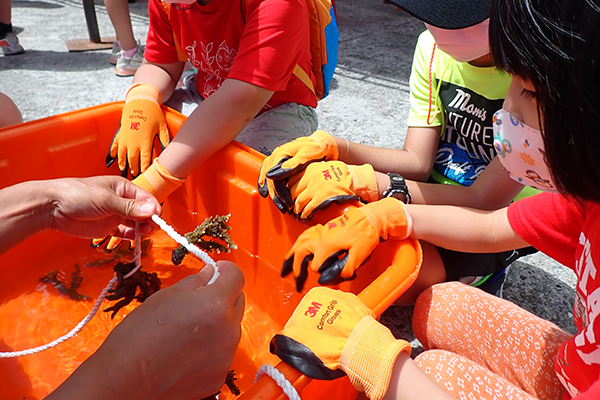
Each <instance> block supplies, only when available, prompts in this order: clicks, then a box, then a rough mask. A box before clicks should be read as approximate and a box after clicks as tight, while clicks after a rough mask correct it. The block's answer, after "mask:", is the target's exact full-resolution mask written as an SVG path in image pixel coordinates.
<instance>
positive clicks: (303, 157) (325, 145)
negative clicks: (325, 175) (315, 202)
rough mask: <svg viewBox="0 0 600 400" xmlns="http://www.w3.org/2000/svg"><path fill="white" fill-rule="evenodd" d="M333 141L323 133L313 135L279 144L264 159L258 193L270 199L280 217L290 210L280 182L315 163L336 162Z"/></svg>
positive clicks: (284, 188)
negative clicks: (278, 211)
mask: <svg viewBox="0 0 600 400" xmlns="http://www.w3.org/2000/svg"><path fill="white" fill-rule="evenodd" d="M338 155H339V151H338V147H337V144H336V142H335V139H334V138H333V137H332V136H331V135H329V134H328V133H326V132H324V131H316V132H315V133H313V134H312V135H310V136H308V137H301V138H297V139H294V140H292V141H291V142H289V143H286V144H283V145H281V146H279V147H277V148H276V149H275V150H273V153H271V155H270V156H268V157H267V158H265V160H264V161H263V165H262V166H261V168H260V172H259V174H258V193H260V195H261V196H262V197H267V195H269V196H271V199H273V202H274V203H275V205H276V206H277V208H279V210H280V211H281V212H282V213H286V212H287V211H288V210H289V209H291V208H292V200H291V197H290V194H289V190H288V189H287V187H286V185H285V182H283V180H285V179H287V178H289V177H290V176H292V175H294V174H295V173H297V172H298V171H300V170H302V169H303V168H305V167H306V166H307V165H308V164H310V163H311V162H315V161H325V160H328V161H330V160H337V158H338Z"/></svg>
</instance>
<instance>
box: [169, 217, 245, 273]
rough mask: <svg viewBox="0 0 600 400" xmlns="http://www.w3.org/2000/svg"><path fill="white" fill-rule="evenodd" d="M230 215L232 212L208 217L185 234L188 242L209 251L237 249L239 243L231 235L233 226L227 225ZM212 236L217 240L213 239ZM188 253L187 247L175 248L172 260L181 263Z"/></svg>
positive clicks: (177, 263)
mask: <svg viewBox="0 0 600 400" xmlns="http://www.w3.org/2000/svg"><path fill="white" fill-rule="evenodd" d="M229 217H231V214H227V215H223V216H220V215H217V216H215V217H208V218H206V219H205V220H204V222H202V224H200V225H198V226H197V227H196V229H194V230H193V231H192V232H188V233H186V234H185V235H183V236H185V238H186V239H187V240H188V242H190V243H191V244H195V245H196V246H198V247H199V248H200V249H202V250H204V251H206V252H207V253H208V252H210V251H215V252H217V253H220V252H225V253H229V252H231V250H236V249H237V245H236V244H235V243H233V240H231V236H230V235H229V231H230V230H231V227H230V226H229V225H227V222H228V221H229ZM210 238H213V239H217V240H211V239H210ZM186 254H188V251H187V249H186V248H185V247H183V246H179V247H178V248H176V249H175V250H173V253H172V254H171V261H172V262H173V264H175V265H179V264H181V262H182V261H183V258H184V257H185V255H186Z"/></svg>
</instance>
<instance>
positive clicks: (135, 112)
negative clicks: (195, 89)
mask: <svg viewBox="0 0 600 400" xmlns="http://www.w3.org/2000/svg"><path fill="white" fill-rule="evenodd" d="M161 103H162V95H161V93H160V90H158V89H157V88H156V87H155V86H153V85H150V84H148V83H136V84H135V85H133V86H131V88H129V90H128V91H127V95H126V96H125V106H124V107H123V113H122V115H121V124H120V126H119V130H117V133H116V134H115V136H114V138H113V141H112V143H111V145H110V150H109V152H108V154H107V155H106V166H107V167H110V166H111V165H112V163H113V162H115V160H118V164H119V169H120V170H121V175H123V176H124V177H126V176H127V165H129V168H131V175H132V176H137V175H138V174H139V173H140V172H144V171H146V169H148V167H149V166H150V162H151V160H152V149H153V147H154V137H155V136H157V135H158V138H159V141H160V144H161V146H162V148H163V149H164V148H165V147H166V146H167V145H168V144H169V141H170V138H169V131H168V129H167V124H166V122H165V117H164V115H163V112H162V110H161V108H160V105H161Z"/></svg>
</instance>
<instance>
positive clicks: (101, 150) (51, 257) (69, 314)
mask: <svg viewBox="0 0 600 400" xmlns="http://www.w3.org/2000/svg"><path fill="white" fill-rule="evenodd" d="M121 108H122V103H121V102H119V103H110V104H104V105H100V106H97V107H92V108H88V109H83V110H79V111H74V112H70V113H66V114H62V115H57V116H54V117H50V118H46V119H42V120H38V121H33V122H28V123H25V124H21V125H18V126H16V127H12V128H6V129H3V130H0V187H6V186H9V185H12V184H15V183H18V182H22V181H25V180H33V179H50V178H59V177H73V176H77V177H85V176H93V175H101V174H118V170H117V167H116V165H114V166H113V167H111V169H107V168H106V166H105V164H104V157H105V155H106V151H107V149H108V147H109V144H110V142H111V140H112V137H113V135H114V132H115V131H116V129H117V127H118V125H119V120H120V113H121ZM165 116H166V120H167V124H168V125H169V129H170V131H171V133H172V134H175V133H176V132H177V130H178V128H179V126H180V125H181V123H182V122H183V121H184V120H185V117H183V116H182V115H180V114H178V113H176V112H173V111H169V110H166V109H165ZM262 159H263V156H262V155H260V154H258V153H257V152H255V151H253V150H251V149H249V148H247V147H245V146H243V145H240V144H238V143H233V144H231V145H229V146H227V147H225V148H224V149H222V150H221V151H219V152H218V153H217V154H215V155H214V156H213V157H211V158H210V159H209V160H207V161H206V162H205V163H204V164H203V165H202V166H201V167H200V168H198V170H197V171H195V172H194V173H193V174H192V175H191V176H190V177H189V179H188V181H187V182H186V184H185V185H184V186H183V187H182V188H180V189H178V190H177V191H176V192H175V193H173V194H172V195H171V196H170V197H169V199H168V200H167V202H166V203H165V205H164V211H163V215H162V217H163V218H164V219H165V220H166V221H167V222H168V223H169V224H171V225H172V226H173V227H174V228H175V229H176V230H177V231H178V232H180V233H182V234H183V233H185V232H188V231H191V230H193V229H194V228H195V227H196V226H197V225H199V224H200V223H201V222H202V221H204V219H205V218H206V217H208V216H214V215H224V214H231V218H230V220H229V225H230V226H231V227H232V230H231V236H232V239H233V240H234V242H235V243H236V244H237V245H238V246H239V248H238V249H237V250H235V251H233V252H232V253H230V254H219V255H212V256H213V257H214V258H215V259H230V260H232V261H233V262H235V263H236V264H237V265H239V266H240V268H241V269H242V271H243V272H244V276H245V279H246V286H245V289H244V292H245V295H246V312H245V315H244V319H243V322H242V327H243V334H242V339H241V342H240V346H239V348H238V351H237V353H236V357H235V360H234V364H233V368H234V370H235V372H236V376H237V378H238V380H237V381H236V383H237V384H238V386H239V387H240V389H241V391H242V395H241V396H240V398H243V399H255V400H258V399H262V400H269V399H277V398H284V397H285V396H284V395H283V394H282V391H281V389H279V387H278V386H276V385H275V384H274V382H273V381H272V380H271V379H270V378H269V377H268V376H265V377H263V378H261V379H260V380H259V381H258V382H257V383H256V384H253V382H254V376H255V374H256V371H257V369H258V368H259V367H260V366H261V365H263V364H266V363H269V364H272V365H276V366H277V367H278V368H279V369H280V371H281V372H283V373H284V374H285V375H286V377H287V378H288V380H289V381H290V382H292V384H294V386H295V387H296V388H297V389H298V391H299V392H301V396H302V398H303V399H311V400H320V399H323V400H337V399H339V400H342V399H344V400H345V399H354V398H356V391H355V390H354V389H353V388H352V386H351V385H350V383H349V381H348V380H347V378H342V379H338V380H335V381H313V380H311V379H309V378H307V377H305V376H303V375H301V374H300V373H298V372H297V371H295V370H293V369H292V368H291V367H289V366H287V365H285V364H284V363H282V362H280V361H279V359H278V358H277V357H275V356H273V355H271V354H270V353H269V351H268V348H269V341H270V340H271V337H272V336H273V334H274V333H276V332H277V331H278V330H280V329H281V328H282V327H283V325H284V324H285V322H286V321H287V319H288V318H289V316H290V315H291V313H292V311H293V310H294V308H295V306H296V304H297V303H298V302H299V300H300V298H301V297H302V295H303V293H300V294H299V293H296V291H295V285H294V281H293V279H292V277H291V276H288V277H286V278H281V277H280V269H281V265H282V262H283V258H284V255H285V252H286V251H287V249H289V248H290V247H291V245H292V244H293V242H294V240H295V239H296V237H297V236H298V234H300V232H302V231H303V230H304V229H306V227H307V225H306V224H304V223H301V222H298V221H296V220H295V219H294V218H292V217H291V216H289V215H282V214H281V213H280V212H279V211H278V210H277V208H276V207H275V206H274V205H273V204H272V202H271V201H270V200H267V199H263V198H261V197H260V195H259V194H258V192H257V190H256V180H257V176H258V170H259V167H260V164H261V161H262ZM342 211H343V208H342V207H339V206H338V207H332V208H331V209H329V210H328V211H327V212H325V213H323V214H322V215H320V216H319V218H318V221H315V222H313V223H316V222H324V221H326V220H328V219H330V218H332V217H333V216H335V215H338V214H339V213H341V212H342ZM152 240H153V242H152V246H151V248H150V250H149V252H148V254H147V255H146V256H144V257H143V258H142V265H143V266H144V269H145V270H146V271H149V272H151V271H155V272H157V273H158V274H159V276H160V277H161V279H162V282H163V287H166V286H169V285H171V284H173V283H175V282H177V281H178V280H179V279H181V278H183V277H184V276H187V275H189V274H191V273H195V272H197V271H199V270H200V269H201V268H202V267H203V263H202V262H201V261H200V260H198V259H195V257H194V256H193V255H188V256H187V257H186V258H185V259H184V262H183V263H182V264H181V265H179V266H174V265H173V264H172V263H171V261H170V259H171V250H172V249H174V248H175V247H177V244H176V243H175V242H174V241H173V240H172V239H170V238H169V237H168V236H167V235H166V234H165V233H164V232H161V231H159V232H156V233H154V234H153V235H152ZM420 259H421V253H420V247H419V245H418V243H417V242H416V241H411V240H406V241H394V240H389V241H387V242H384V243H382V244H381V245H380V246H378V248H377V249H376V251H375V252H374V254H373V256H372V257H371V259H370V261H369V262H368V263H367V264H365V265H364V266H362V267H361V268H360V269H359V270H358V277H357V279H355V280H354V281H350V282H344V283H343V284H341V285H339V288H341V289H343V290H345V291H350V292H353V293H360V294H359V296H360V297H361V298H362V299H363V300H364V301H365V302H366V303H367V305H369V306H370V307H371V308H372V309H373V310H374V311H375V312H376V313H377V314H378V315H379V314H380V313H381V312H382V311H383V310H385V309H386V308H387V307H388V306H389V305H390V304H391V303H392V302H393V301H394V300H395V299H396V298H397V297H398V296H399V295H400V294H401V293H403V292H404V291H405V290H406V289H407V288H408V287H409V286H410V285H411V284H412V282H413V281H414V279H415V278H416V276H417V273H418V270H419V264H420ZM110 261H111V260H110V257H109V256H107V255H105V254H104V253H101V252H98V251H96V250H94V249H92V248H91V247H90V246H89V240H84V239H77V238H72V237H68V236H66V235H63V234H60V233H56V232H44V233H42V234H39V235H36V236H34V237H32V238H30V239H28V240H27V241H25V242H24V243H21V244H20V245H18V246H17V247H15V248H14V249H12V250H10V251H8V252H6V253H5V254H3V255H0V276H1V279H0V326H1V329H0V352H9V351H18V350H24V349H29V348H32V347H37V346H40V345H43V344H46V343H48V342H50V341H52V340H54V339H56V338H58V337H60V336H62V335H64V334H65V333H67V332H69V331H70V330H71V329H72V328H73V327H74V326H75V325H76V324H77V323H78V322H79V321H81V320H82V319H83V318H84V317H85V316H86V315H87V314H88V312H89V310H90V309H91V307H92V305H93V302H94V301H95V299H96V298H97V296H98V295H99V294H100V292H101V290H102V289H103V288H104V287H105V286H106V285H107V283H108V281H109V280H110V278H111V277H112V276H113V272H112V267H113V266H114V264H115V262H114V261H113V262H110ZM76 265H77V266H78V267H79V268H80V270H81V273H82V276H83V283H82V284H81V286H80V288H79V292H80V293H81V294H84V295H87V296H89V297H90V299H89V300H87V301H81V302H76V301H74V300H72V299H70V298H69V297H68V296H66V295H63V294H61V293H59V292H58V291H57V290H56V289H55V288H54V287H53V286H52V285H50V284H46V283H41V282H40V281H39V278H40V277H42V276H43V275H44V274H46V273H47V272H49V271H51V270H59V271H61V273H64V277H65V279H66V280H68V279H69V278H70V276H71V273H72V272H74V271H75V270H76ZM388 267H389V268H388ZM316 279H317V277H316V276H315V274H310V276H309V279H308V280H307V282H306V284H305V287H306V288H305V291H306V290H308V289H309V288H311V287H313V286H315V285H316V284H317V282H316ZM108 304H109V303H105V304H103V306H102V307H101V310H102V309H104V308H107V307H108V306H109V305H108ZM135 306H137V303H135V304H134V303H132V304H131V305H129V306H127V307H126V308H124V309H122V310H121V311H120V312H119V314H118V315H117V316H116V317H115V318H114V320H111V319H110V317H109V315H108V314H109V313H104V312H102V311H100V312H99V313H98V315H96V317H95V318H94V319H93V320H92V321H91V322H90V323H89V324H88V325H87V326H86V327H85V328H84V329H83V330H82V331H81V332H80V333H79V334H78V335H77V336H75V337H74V338H72V339H70V340H67V341H66V342H63V343H61V344H59V345H58V346H56V347H53V348H51V349H49V350H46V351H43V352H41V353H37V354H33V355H29V356H23V357H20V358H11V359H1V360H0V382H2V384H1V387H2V389H1V392H2V398H3V399H25V398H26V399H29V400H31V399H41V398H43V397H44V396H46V395H47V394H48V393H50V392H51V391H52V390H53V389H54V388H56V387H57V386H58V385H59V384H60V383H61V382H62V381H64V380H65V379H66V378H67V377H68V376H69V374H70V373H71V372H73V371H74V370H75V369H76V368H77V366H78V365H80V364H81V363H82V362H83V361H84V360H85V359H86V358H87V357H88V356H89V355H90V354H91V353H92V352H93V351H94V350H95V349H96V348H98V346H99V345H100V344H101V343H102V341H103V340H104V338H105V337H106V336H107V335H108V333H109V332H110V330H111V329H112V328H113V327H114V326H115V325H116V324H117V323H118V322H119V321H121V320H122V319H123V317H124V316H125V315H126V314H127V313H128V312H130V311H131V310H132V309H133V307H135ZM124 351H126V349H124ZM233 397H234V396H233V395H231V394H230V392H229V390H228V389H227V388H226V387H224V388H223V390H222V395H221V398H224V399H230V398H233Z"/></svg>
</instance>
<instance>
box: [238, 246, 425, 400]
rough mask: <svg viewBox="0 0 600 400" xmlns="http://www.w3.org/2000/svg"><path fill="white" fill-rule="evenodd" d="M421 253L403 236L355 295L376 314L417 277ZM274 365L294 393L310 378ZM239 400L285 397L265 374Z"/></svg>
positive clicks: (265, 399) (275, 399) (269, 399)
mask: <svg viewBox="0 0 600 400" xmlns="http://www.w3.org/2000/svg"><path fill="white" fill-rule="evenodd" d="M422 260H423V253H422V250H421V245H420V244H419V242H418V241H417V240H414V239H406V240H403V241H402V242H401V243H400V245H399V248H398V250H397V251H396V254H395V256H394V259H393V262H392V265H391V266H389V267H388V268H387V269H386V270H385V271H384V272H383V273H382V274H381V275H379V276H378V277H377V278H376V279H375V280H374V281H373V282H371V284H370V285H369V286H367V287H366V288H365V289H364V290H363V291H362V292H360V293H359V294H358V297H359V298H360V299H361V300H362V301H363V302H364V303H365V304H366V305H367V306H368V307H369V308H370V309H371V310H373V312H374V313H375V315H377V316H378V317H379V316H380V315H381V313H382V312H383V311H385V309H387V308H388V307H389V306H391V305H392V303H393V302H394V301H396V299H398V297H400V296H401V295H402V294H403V293H404V292H405V291H406V290H407V289H408V288H409V287H410V286H411V285H412V284H413V282H414V281H415V279H417V276H418V275H419V269H420V268H421V261H422ZM276 368H277V369H278V370H279V372H281V373H282V374H283V375H285V377H286V379H287V380H288V381H289V382H290V383H291V384H292V385H293V386H294V387H295V388H296V390H297V391H298V393H301V392H302V390H303V389H304V388H305V387H306V386H307V385H308V384H309V383H310V382H311V381H312V378H309V377H308V376H306V375H304V374H302V373H300V372H299V371H297V370H296V369H294V368H292V367H291V366H289V365H288V364H286V363H284V362H283V361H280V362H279V363H278V364H277V365H276ZM238 399H239V400H251V399H252V400H254V399H261V400H285V399H287V396H286V395H285V394H283V390H282V389H281V388H280V387H279V386H278V385H277V384H276V383H275V382H274V381H273V380H272V379H271V378H270V377H269V376H267V375H265V376H263V377H262V378H260V379H259V380H258V381H257V382H256V383H255V384H254V385H252V386H251V387H250V389H248V390H247V391H246V392H245V393H244V394H242V395H241V396H240V397H238Z"/></svg>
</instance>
